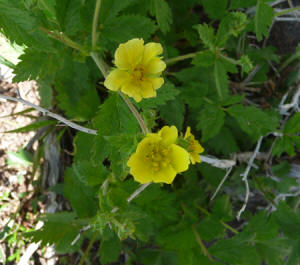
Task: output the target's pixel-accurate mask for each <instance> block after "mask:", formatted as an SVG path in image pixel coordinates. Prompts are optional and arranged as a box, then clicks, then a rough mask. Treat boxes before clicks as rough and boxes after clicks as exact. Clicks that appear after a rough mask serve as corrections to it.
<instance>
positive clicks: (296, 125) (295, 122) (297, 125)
mask: <svg viewBox="0 0 300 265" xmlns="http://www.w3.org/2000/svg"><path fill="white" fill-rule="evenodd" d="M299 132H300V113H295V114H294V115H293V116H292V117H291V118H290V119H289V120H288V121H287V122H286V124H285V126H284V129H283V133H287V134H296V133H299Z"/></svg>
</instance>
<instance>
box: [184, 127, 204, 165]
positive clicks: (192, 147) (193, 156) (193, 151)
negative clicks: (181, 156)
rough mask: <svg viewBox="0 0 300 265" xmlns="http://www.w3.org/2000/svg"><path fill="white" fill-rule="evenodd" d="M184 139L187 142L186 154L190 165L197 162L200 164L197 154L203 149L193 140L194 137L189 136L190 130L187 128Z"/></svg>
mask: <svg viewBox="0 0 300 265" xmlns="http://www.w3.org/2000/svg"><path fill="white" fill-rule="evenodd" d="M184 139H186V140H187V141H188V142H189V147H188V152H189V155H190V160H191V162H192V164H195V163H197V162H198V163H200V162H201V159H200V155H199V154H200V153H202V152H203V151H204V148H203V147H202V146H201V145H200V144H199V142H198V141H197V140H196V139H195V137H194V135H193V134H191V128H190V127H189V126H188V127H187V128H186V132H185V136H184Z"/></svg>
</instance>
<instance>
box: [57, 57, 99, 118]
mask: <svg viewBox="0 0 300 265" xmlns="http://www.w3.org/2000/svg"><path fill="white" fill-rule="evenodd" d="M55 89H56V91H57V92H58V94H57V99H58V105H59V107H60V108H61V109H62V110H64V111H65V113H66V114H67V116H69V117H72V118H73V119H76V120H79V121H85V120H89V119H90V118H92V117H94V116H95V113H96V111H97V108H98V106H99V105H100V100H99V97H98V94H97V91H96V89H95V84H94V82H93V80H91V78H90V69H89V68H88V65H87V64H86V63H78V62H75V61H73V58H72V57H71V55H70V54H66V55H65V58H64V66H63V68H62V69H60V71H59V72H57V75H56V80H55Z"/></svg>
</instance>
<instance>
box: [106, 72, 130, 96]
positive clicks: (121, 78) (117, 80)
mask: <svg viewBox="0 0 300 265" xmlns="http://www.w3.org/2000/svg"><path fill="white" fill-rule="evenodd" d="M128 78H129V74H128V73H127V72H125V71H122V70H119V69H114V70H112V71H111V72H110V73H109V75H108V76H107V77H106V79H105V81H104V86H105V87H106V88H108V89H109V90H112V91H117V90H119V89H120V87H121V86H122V85H123V84H124V83H125V82H126V81H127V80H128Z"/></svg>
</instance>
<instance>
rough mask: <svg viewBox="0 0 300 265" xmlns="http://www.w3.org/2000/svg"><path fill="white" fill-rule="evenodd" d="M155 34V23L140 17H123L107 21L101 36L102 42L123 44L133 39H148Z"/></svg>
mask: <svg viewBox="0 0 300 265" xmlns="http://www.w3.org/2000/svg"><path fill="white" fill-rule="evenodd" d="M154 32H155V24H154V22H153V21H152V20H151V19H149V18H147V17H143V16H140V15H122V16H119V17H115V18H112V19H111V20H109V21H106V22H105V24H104V25H103V29H102V31H101V35H100V40H99V41H100V42H101V40H109V41H112V42H114V43H117V44H119V43H122V42H125V41H128V40H130V39H133V38H143V39H148V38H149V37H150V36H151V35H152V34H153V33H154Z"/></svg>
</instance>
